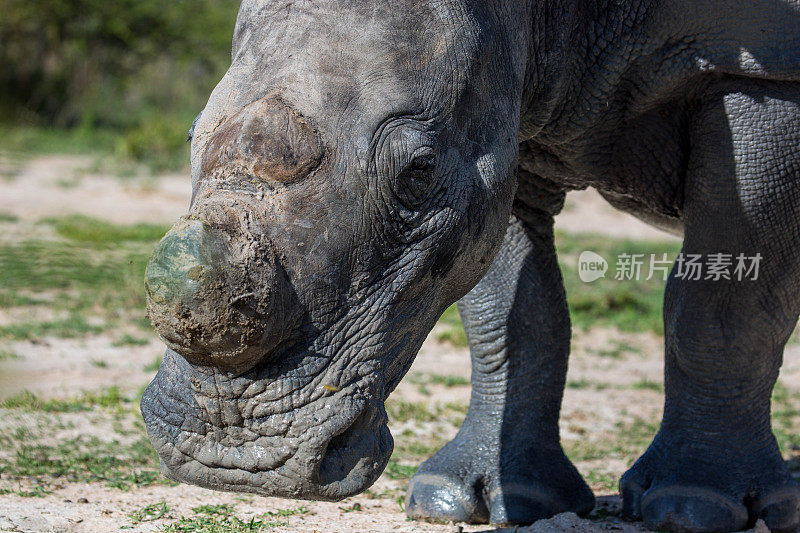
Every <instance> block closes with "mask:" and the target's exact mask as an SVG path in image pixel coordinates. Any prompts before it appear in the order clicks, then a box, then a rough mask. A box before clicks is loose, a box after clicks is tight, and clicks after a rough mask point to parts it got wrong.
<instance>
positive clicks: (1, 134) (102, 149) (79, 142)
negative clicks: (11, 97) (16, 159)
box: [0, 123, 119, 154]
mask: <svg viewBox="0 0 800 533" xmlns="http://www.w3.org/2000/svg"><path fill="white" fill-rule="evenodd" d="M118 136H119V134H118V133H117V132H115V131H113V130H108V129H103V128H53V127H46V126H32V125H30V126H27V125H18V124H4V123H0V150H2V151H7V152H14V153H17V154H96V153H112V152H113V150H114V143H115V142H116V141H115V139H116V138H117V137H118Z"/></svg>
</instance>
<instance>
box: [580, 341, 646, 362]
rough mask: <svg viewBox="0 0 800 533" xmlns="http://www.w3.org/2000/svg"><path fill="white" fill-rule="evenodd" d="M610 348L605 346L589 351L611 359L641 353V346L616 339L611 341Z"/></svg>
mask: <svg viewBox="0 0 800 533" xmlns="http://www.w3.org/2000/svg"><path fill="white" fill-rule="evenodd" d="M610 344H611V347H610V348H603V349H599V350H588V351H589V353H592V354H595V355H599V356H600V357H608V358H609V359H621V358H622V357H624V356H625V354H641V353H642V350H641V348H638V347H636V346H633V345H632V344H629V343H627V342H624V341H618V340H614V341H611V343H610Z"/></svg>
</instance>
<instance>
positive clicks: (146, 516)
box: [128, 502, 169, 525]
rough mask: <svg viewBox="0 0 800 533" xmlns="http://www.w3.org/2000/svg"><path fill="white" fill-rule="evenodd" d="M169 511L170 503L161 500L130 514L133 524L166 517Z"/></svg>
mask: <svg viewBox="0 0 800 533" xmlns="http://www.w3.org/2000/svg"><path fill="white" fill-rule="evenodd" d="M167 513H169V505H167V502H159V503H153V504H150V505H147V506H145V507H142V508H141V509H138V510H136V511H134V512H132V513H130V514H129V515H128V518H130V519H131V524H134V525H135V524H140V523H142V522H152V521H153V520H159V519H161V518H164V517H165V516H166V515H167Z"/></svg>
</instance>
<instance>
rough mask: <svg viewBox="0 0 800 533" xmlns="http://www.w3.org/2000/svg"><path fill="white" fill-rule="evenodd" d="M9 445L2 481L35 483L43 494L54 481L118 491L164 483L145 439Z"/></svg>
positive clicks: (85, 439) (1, 462)
mask: <svg viewBox="0 0 800 533" xmlns="http://www.w3.org/2000/svg"><path fill="white" fill-rule="evenodd" d="M12 446H13V454H12V457H11V458H9V459H2V460H0V472H1V473H2V475H3V478H4V479H7V480H9V479H11V480H13V479H18V480H19V479H26V480H27V481H29V482H30V481H35V482H37V484H38V485H39V486H41V487H43V488H42V490H43V491H48V490H50V489H49V486H50V484H51V483H52V482H53V480H58V481H59V482H60V483H61V482H65V481H66V482H76V483H90V482H102V483H105V484H106V485H107V486H109V487H113V488H117V489H120V490H128V489H130V488H131V487H133V486H140V485H150V484H153V483H163V482H165V480H164V478H162V477H161V474H160V470H159V463H158V457H157V455H156V452H155V451H154V450H153V448H152V446H151V445H150V441H148V440H147V437H145V436H142V437H140V438H139V439H137V440H135V441H134V442H132V443H128V444H122V443H120V442H119V441H117V440H113V441H102V440H100V439H98V438H97V437H83V436H81V437H76V438H70V439H63V440H60V441H59V442H57V443H56V444H40V443H36V442H30V441H29V440H23V441H21V442H19V441H18V442H14V443H13V444H12Z"/></svg>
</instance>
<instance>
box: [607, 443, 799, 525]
mask: <svg viewBox="0 0 800 533" xmlns="http://www.w3.org/2000/svg"><path fill="white" fill-rule="evenodd" d="M658 441H659V439H658V438H657V439H656V442H655V443H654V444H653V445H651V447H650V449H648V451H647V452H646V453H645V454H644V455H643V456H642V457H641V458H640V459H639V460H638V461H637V462H636V464H635V465H634V466H633V467H632V468H631V469H630V470H629V471H628V472H626V473H625V475H624V476H622V480H621V481H620V492H621V493H622V500H623V515H624V516H625V517H626V518H629V519H643V520H644V523H645V525H646V526H647V527H648V528H650V529H653V530H657V531H673V532H691V533H700V532H703V533H705V532H709V533H710V532H730V531H741V530H744V529H747V528H749V527H752V526H753V525H754V524H755V522H756V521H757V520H758V519H762V520H764V522H765V523H766V524H767V526H768V527H769V529H770V531H772V532H773V533H781V532H796V531H798V530H800V484H799V483H797V482H796V481H794V480H793V479H792V476H791V473H790V472H789V469H788V467H787V466H786V465H785V463H784V462H783V459H782V458H781V457H780V455H779V454H778V453H777V450H775V451H774V453H773V452H770V453H769V454H768V455H770V457H766V458H764V460H754V459H753V458H752V457H750V458H742V457H739V458H738V460H736V461H733V460H732V457H731V456H732V455H736V454H735V453H733V454H731V453H730V451H731V450H735V449H736V446H728V447H727V448H728V450H727V451H728V452H729V453H724V452H723V453H721V454H719V455H717V456H716V458H715V460H713V461H701V460H698V459H697V458H695V459H692V460H687V459H686V450H681V451H679V450H678V449H677V447H672V448H670V447H664V446H663V445H662V444H661V443H660V442H658ZM673 451H674V452H675V453H674V454H673V453H671V452H673ZM726 456H727V457H726ZM722 472H727V473H729V474H730V476H725V475H721V473H722ZM727 479H747V480H749V484H748V485H743V484H741V483H740V482H737V483H731V482H726V480H727Z"/></svg>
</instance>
